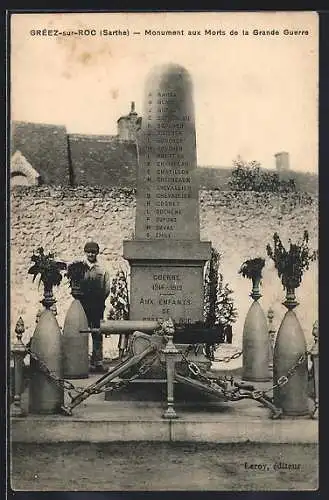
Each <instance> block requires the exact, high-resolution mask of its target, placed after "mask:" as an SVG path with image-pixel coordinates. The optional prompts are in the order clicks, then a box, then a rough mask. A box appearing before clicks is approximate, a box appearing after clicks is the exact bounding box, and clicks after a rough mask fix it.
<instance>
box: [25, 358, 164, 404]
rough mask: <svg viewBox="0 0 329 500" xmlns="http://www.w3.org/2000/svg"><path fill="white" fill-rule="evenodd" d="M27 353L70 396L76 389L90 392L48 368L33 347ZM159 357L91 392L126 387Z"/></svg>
mask: <svg viewBox="0 0 329 500" xmlns="http://www.w3.org/2000/svg"><path fill="white" fill-rule="evenodd" d="M27 354H29V355H30V356H31V358H32V359H34V361H36V362H37V363H38V368H39V369H40V371H41V372H42V373H44V374H45V375H46V377H47V378H49V379H50V380H51V381H52V382H54V383H55V384H56V385H57V386H58V387H60V388H61V389H64V390H67V391H70V392H69V396H70V397H71V398H72V397H73V396H72V394H71V391H74V392H76V393H78V394H79V393H82V392H86V391H87V392H88V388H87V387H78V386H75V385H74V384H72V382H70V381H69V380H66V379H64V378H61V377H58V376H57V375H56V374H55V373H54V372H51V371H50V370H49V368H48V366H47V365H46V363H45V362H44V361H42V359H40V358H39V356H37V355H36V354H35V353H34V352H33V351H31V349H27ZM158 357H159V355H158V353H157V354H156V355H155V356H153V358H152V360H151V362H150V360H149V359H147V358H146V359H145V360H144V361H143V362H142V363H141V365H140V367H139V369H138V371H137V372H136V373H135V374H134V375H132V376H131V377H130V378H129V379H126V380H120V381H117V382H112V383H111V385H110V386H109V387H105V388H104V389H103V388H102V389H96V388H92V387H91V388H90V394H101V393H105V392H111V391H115V390H119V389H121V388H123V387H125V386H126V385H128V384H129V383H130V382H131V381H132V380H134V379H136V378H137V377H140V376H142V375H145V373H147V372H148V371H149V370H150V369H151V367H152V365H153V364H154V363H155V361H156V359H157V358H158Z"/></svg>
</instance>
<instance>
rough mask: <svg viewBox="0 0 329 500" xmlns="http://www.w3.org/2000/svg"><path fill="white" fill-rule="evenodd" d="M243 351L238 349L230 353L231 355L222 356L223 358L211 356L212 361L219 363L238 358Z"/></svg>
mask: <svg viewBox="0 0 329 500" xmlns="http://www.w3.org/2000/svg"><path fill="white" fill-rule="evenodd" d="M242 354H243V351H238V352H235V353H234V354H232V355H231V356H224V358H213V359H212V361H217V362H219V363H229V362H230V361H231V360H232V359H238V358H239V357H240V356H242Z"/></svg>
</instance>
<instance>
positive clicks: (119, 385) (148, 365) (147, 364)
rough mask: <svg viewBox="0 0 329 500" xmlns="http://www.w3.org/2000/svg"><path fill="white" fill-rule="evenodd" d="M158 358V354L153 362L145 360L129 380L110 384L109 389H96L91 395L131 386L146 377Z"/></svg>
mask: <svg viewBox="0 0 329 500" xmlns="http://www.w3.org/2000/svg"><path fill="white" fill-rule="evenodd" d="M158 358H159V355H158V353H156V355H155V356H153V357H152V359H151V360H149V359H148V358H146V359H144V360H143V362H142V363H141V365H140V367H139V368H138V370H137V372H136V373H134V374H133V375H132V376H131V377H129V378H128V379H121V380H118V381H117V382H109V384H110V385H109V386H108V387H104V388H101V389H94V390H92V391H91V393H92V394H102V393H105V392H112V391H117V390H120V389H123V388H124V387H126V386H127V385H129V384H130V382H132V381H133V380H135V379H136V378H138V377H141V376H142V375H145V374H146V373H147V372H148V371H149V370H150V369H151V368H152V366H153V364H154V363H155V361H156V360H157V359H158Z"/></svg>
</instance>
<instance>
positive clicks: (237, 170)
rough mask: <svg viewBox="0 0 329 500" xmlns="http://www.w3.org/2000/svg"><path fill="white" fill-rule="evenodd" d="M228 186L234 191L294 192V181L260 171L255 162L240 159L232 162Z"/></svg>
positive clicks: (273, 173)
mask: <svg viewBox="0 0 329 500" xmlns="http://www.w3.org/2000/svg"><path fill="white" fill-rule="evenodd" d="M229 186H230V189H232V190H234V191H258V192H262V191H269V192H272V193H277V192H284V193H288V192H294V191H296V184H295V180H294V179H288V180H284V179H280V177H279V174H278V173H277V172H267V171H265V170H262V169H261V167H260V163H258V162H257V161H251V162H246V161H244V160H243V159H242V158H240V157H238V159H237V160H234V161H233V170H232V174H231V178H230V180H229Z"/></svg>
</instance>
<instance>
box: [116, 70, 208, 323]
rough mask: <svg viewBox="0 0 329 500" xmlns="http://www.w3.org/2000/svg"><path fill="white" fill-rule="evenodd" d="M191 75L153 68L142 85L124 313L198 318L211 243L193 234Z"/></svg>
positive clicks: (195, 213)
mask: <svg viewBox="0 0 329 500" xmlns="http://www.w3.org/2000/svg"><path fill="white" fill-rule="evenodd" d="M192 91H193V89H192V81H191V77H190V75H189V73H188V72H187V71H186V69H184V68H183V67H181V66H178V65H174V64H169V65H165V66H160V67H157V68H155V69H154V70H153V71H152V72H151V74H150V75H149V77H148V80H147V83H146V90H145V100H144V110H143V117H142V130H141V132H140V137H139V139H138V152H139V161H138V174H137V201H136V221H135V239H134V240H130V241H124V242H123V256H124V257H125V258H126V259H127V260H128V261H129V263H130V266H131V288H130V292H131V293H130V297H131V298H130V319H140V320H143V319H144V320H158V319H167V318H168V317H171V318H172V319H173V320H174V321H175V322H177V323H193V322H196V321H202V320H203V270H204V265H205V262H206V261H207V260H208V259H209V258H210V248H211V243H210V242H208V241H200V222H199V198H198V186H197V185H196V182H195V169H196V167H197V156H196V132H195V120H194V103H193V92H192Z"/></svg>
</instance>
